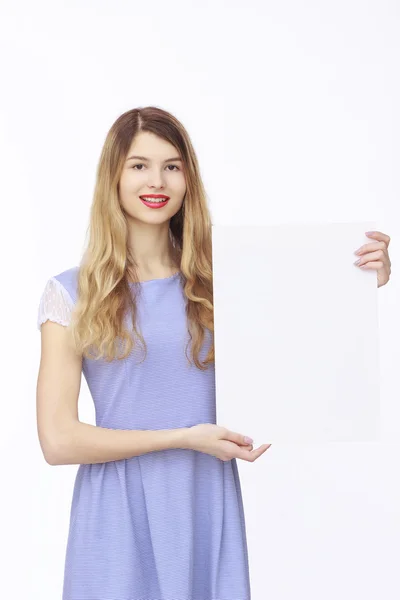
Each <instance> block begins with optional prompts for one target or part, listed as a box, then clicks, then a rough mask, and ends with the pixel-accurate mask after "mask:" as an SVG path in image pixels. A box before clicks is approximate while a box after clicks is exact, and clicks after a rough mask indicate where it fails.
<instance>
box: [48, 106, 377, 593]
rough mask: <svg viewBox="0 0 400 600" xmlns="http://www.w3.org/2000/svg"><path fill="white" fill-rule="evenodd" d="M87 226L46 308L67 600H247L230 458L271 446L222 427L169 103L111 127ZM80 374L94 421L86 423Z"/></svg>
mask: <svg viewBox="0 0 400 600" xmlns="http://www.w3.org/2000/svg"><path fill="white" fill-rule="evenodd" d="M89 231H90V235H89V241H88V246H87V249H86V250H85V253H84V256H83V259H82V261H81V263H80V265H79V267H72V268H70V269H67V270H66V271H63V272H62V273H59V274H58V275H55V276H53V277H51V278H50V279H49V280H48V281H47V283H46V286H45V289H44V291H43V294H42V297H41V299H40V305H39V314H38V327H39V329H40V330H41V338H42V344H41V362H40V368H39V376H38V384H37V418H38V434H39V440H40V444H41V448H42V451H43V454H44V457H45V459H46V461H47V462H48V463H49V464H51V465H61V464H79V465H80V466H79V468H78V471H77V475H76V480H75V486H74V492H73V497H72V504H71V515H70V528H69V535H68V543H67V550H66V562H65V573H64V589H63V600H221V599H223V600H249V599H250V582H249V564H248V554H247V545H246V530H245V519H244V511H243V504H242V496H241V488H240V481H239V476H238V468H237V463H236V459H237V458H241V459H242V460H246V461H250V462H253V461H255V460H256V459H257V458H258V457H259V456H261V455H262V454H263V453H264V452H265V451H266V450H267V449H268V447H269V445H266V444H263V445H262V446H260V447H259V448H257V449H253V446H252V443H251V442H252V440H250V439H248V438H246V437H245V436H244V435H242V434H241V433H237V432H233V431H230V430H229V429H227V428H225V427H221V426H218V425H216V423H215V421H216V405H215V372H214V343H213V331H214V326H213V287H212V249H211V220H210V214H209V210H208V207H207V202H206V194H205V190H204V187H203V184H202V181H201V177H200V171H199V166H198V162H197V158H196V154H195V152H194V149H193V147H192V144H191V141H190V138H189V136H188V134H187V132H186V130H185V129H184V127H183V126H182V124H181V123H180V122H179V121H178V120H177V119H176V118H175V117H174V116H172V115H171V114H170V113H168V112H166V111H164V110H161V109H159V108H155V107H147V108H139V109H134V110H130V111H128V112H126V113H124V114H123V115H121V116H120V117H119V118H118V119H117V120H116V122H115V123H114V124H113V125H112V127H111V129H110V131H109V133H108V135H107V137H106V140H105V143H104V147H103V150H102V154H101V157H100V162H99V166H98V172H97V180H96V186H95V191H94V199H93V204H92V208H91V215H90V227H89ZM378 233H379V232H378ZM380 235H381V236H382V235H384V234H380ZM364 251H365V249H364ZM370 256H371V255H370ZM369 264H370V265H371V264H372V263H369ZM385 266H387V265H386V263H385ZM370 268H374V267H371V266H370ZM379 269H380V272H382V269H383V267H379ZM82 371H83V373H84V376H85V378H86V381H87V384H88V387H89V390H90V392H91V395H92V397H93V401H94V405H95V410H96V426H93V425H89V424H86V423H82V422H81V421H80V420H79V418H78V396H79V390H80V383H81V373H82Z"/></svg>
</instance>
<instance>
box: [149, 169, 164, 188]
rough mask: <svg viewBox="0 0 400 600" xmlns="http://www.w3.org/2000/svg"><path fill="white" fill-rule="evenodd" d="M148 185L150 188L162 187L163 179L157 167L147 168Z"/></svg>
mask: <svg viewBox="0 0 400 600" xmlns="http://www.w3.org/2000/svg"><path fill="white" fill-rule="evenodd" d="M148 185H149V187H151V188H162V187H164V180H163V177H162V175H161V173H160V172H159V171H158V170H157V169H153V170H151V169H149V178H148Z"/></svg>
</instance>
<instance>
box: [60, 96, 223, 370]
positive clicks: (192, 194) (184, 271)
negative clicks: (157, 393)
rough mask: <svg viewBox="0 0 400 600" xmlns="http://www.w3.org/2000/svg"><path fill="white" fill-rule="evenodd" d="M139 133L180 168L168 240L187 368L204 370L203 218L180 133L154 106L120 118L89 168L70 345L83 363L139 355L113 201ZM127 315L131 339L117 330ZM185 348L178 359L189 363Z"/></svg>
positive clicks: (128, 256) (208, 313)
mask: <svg viewBox="0 0 400 600" xmlns="http://www.w3.org/2000/svg"><path fill="white" fill-rule="evenodd" d="M141 131H148V132H151V133H153V134H156V135H157V136H159V137H160V138H162V139H164V140H166V141H168V142H170V143H171V144H172V145H173V146H174V147H175V148H176V149H177V151H178V153H179V155H180V157H181V159H182V161H183V169H184V174H185V180H186V194H185V197H184V200H183V204H182V206H181V208H180V209H179V211H178V212H177V213H176V214H175V215H174V216H173V217H172V218H171V220H170V224H169V234H170V239H171V242H172V245H173V248H174V252H175V254H176V258H177V262H178V264H179V267H180V271H181V274H180V277H181V279H182V282H183V289H184V294H185V297H186V299H187V302H186V317H187V327H188V332H189V342H188V345H189V344H190V343H192V359H193V361H194V363H195V365H196V366H197V367H198V368H199V369H201V370H206V369H207V365H208V364H210V363H213V362H214V360H215V356H214V336H213V332H214V309H213V281H212V247H211V243H212V242H211V216H210V212H209V209H208V206H207V199H206V192H205V189H204V186H203V183H202V180H201V177H200V170H199V165H198V161H197V157H196V154H195V151H194V149H193V146H192V143H191V141H190V138H189V135H188V133H187V132H186V130H185V128H184V127H183V125H182V124H181V123H180V122H179V121H178V120H177V119H176V118H175V117H174V116H173V115H172V114H170V113H169V112H167V111H165V110H162V109H160V108H157V107H154V106H148V107H144V108H135V109H132V110H129V111H127V112H125V113H124V114H122V115H121V116H120V117H119V118H118V119H117V120H116V121H115V122H114V124H113V125H112V127H111V129H110V130H109V132H108V134H107V136H106V139H105V142H104V145H103V148H102V152H101V156H100V160H99V163H98V167H97V173H96V182H95V188H94V195H93V201H92V205H91V209H90V220H89V225H88V229H87V233H86V235H88V242H87V248H86V250H85V251H84V255H83V258H82V261H81V263H80V265H79V271H78V287H77V291H78V300H77V303H76V306H75V307H74V311H73V315H72V323H71V332H72V336H73V340H74V345H75V348H76V350H77V352H79V353H81V354H82V355H83V356H85V357H88V358H94V359H96V360H97V359H99V358H102V357H104V358H105V360H106V361H111V360H114V359H123V358H126V357H127V356H128V355H129V354H130V352H131V350H132V349H133V348H134V347H136V345H137V341H139V342H140V344H141V345H142V346H143V347H144V349H145V357H146V355H147V346H146V342H145V340H144V338H143V335H142V333H141V332H140V331H139V330H138V328H137V324H136V318H137V308H136V298H137V294H135V293H134V292H133V290H132V289H131V287H130V285H129V282H130V281H131V282H133V283H134V282H138V276H137V270H136V265H135V260H134V257H133V255H132V253H131V252H130V249H129V246H128V244H127V240H128V226H127V220H126V217H125V214H124V212H123V210H122V207H121V205H120V200H119V180H120V177H121V173H122V170H123V165H124V163H125V160H126V158H127V153H128V152H129V148H130V146H131V144H132V141H133V139H134V138H135V136H136V134H137V133H139V132H141ZM128 275H129V279H128ZM134 287H135V288H138V287H139V286H134ZM127 309H128V310H129V311H130V314H131V322H132V328H133V332H134V336H132V335H131V332H130V331H129V329H128V328H127V327H126V326H125V315H126V311H127ZM205 329H208V330H209V331H210V332H211V333H212V345H211V347H210V349H209V351H208V354H207V356H206V358H205V360H204V361H203V362H201V361H200V359H199V354H200V351H201V348H202V345H203V342H204V338H205ZM135 336H136V338H137V340H135ZM187 347H188V346H187ZM187 347H186V350H185V353H186V357H187V359H188V361H189V363H192V361H191V359H190V357H189V356H188V354H187ZM118 350H121V352H120V353H119V352H118ZM143 360H144V359H143Z"/></svg>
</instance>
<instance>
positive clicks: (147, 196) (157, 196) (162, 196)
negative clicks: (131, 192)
mask: <svg viewBox="0 0 400 600" xmlns="http://www.w3.org/2000/svg"><path fill="white" fill-rule="evenodd" d="M139 198H165V200H169V196H166V195H165V194H143V195H142V196H139Z"/></svg>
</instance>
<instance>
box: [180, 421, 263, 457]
mask: <svg viewBox="0 0 400 600" xmlns="http://www.w3.org/2000/svg"><path fill="white" fill-rule="evenodd" d="M187 435H188V437H187V439H188V448H190V449H191V450H197V451H198V452H205V453H206V454H211V455H212V456H216V457H217V458H219V459H221V460H223V461H228V460H232V458H241V459H242V460H247V461H248V462H254V461H255V460H256V459H257V458H258V457H259V456H261V454H264V452H266V451H267V450H268V448H269V447H270V446H271V444H263V445H262V446H260V447H259V448H256V450H253V445H252V444H248V443H247V442H246V441H245V439H244V437H245V436H244V435H242V434H240V433H235V432H234V431H230V430H229V429H227V428H226V427H221V426H219V425H215V424H214V423H200V424H199V425H193V426H192V427H189V428H188V434H187Z"/></svg>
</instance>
